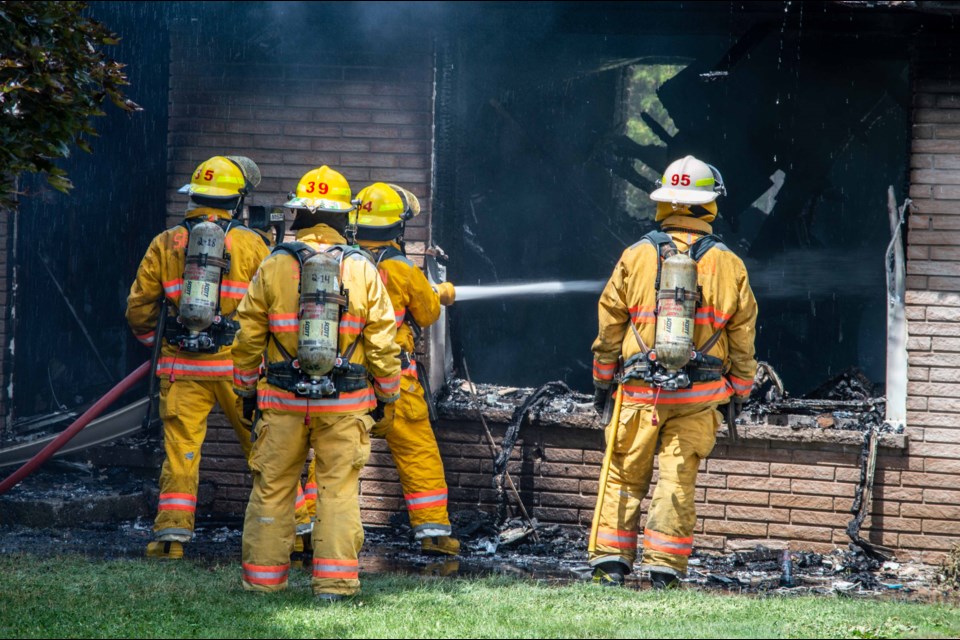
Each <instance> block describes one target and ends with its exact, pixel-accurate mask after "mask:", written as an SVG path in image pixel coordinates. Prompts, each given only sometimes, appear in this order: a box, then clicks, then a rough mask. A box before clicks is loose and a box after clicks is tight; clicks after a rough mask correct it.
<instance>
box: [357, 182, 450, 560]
mask: <svg viewBox="0 0 960 640" xmlns="http://www.w3.org/2000/svg"><path fill="white" fill-rule="evenodd" d="M354 203H355V204H356V205H357V210H356V238H357V242H358V243H359V244H360V246H361V247H363V248H364V249H366V250H367V251H369V252H370V253H371V254H372V255H373V256H374V260H375V261H376V263H377V268H378V269H379V271H380V277H381V278H382V279H383V282H384V284H385V285H386V287H387V291H388V292H389V294H390V300H391V302H393V310H394V312H395V313H396V314H397V344H398V345H400V359H401V367H400V376H401V377H400V400H398V401H397V403H396V404H395V405H392V406H388V407H386V409H385V411H384V417H383V419H382V420H380V421H379V422H378V423H377V425H376V426H375V427H374V429H373V435H375V436H381V437H384V438H386V441H387V446H389V447H390V453H392V454H393V459H394V462H395V463H396V465H397V471H398V472H399V474H400V485H401V487H402V488H403V498H404V501H405V502H406V505H407V512H408V513H409V516H410V526H411V527H412V528H413V532H414V537H415V539H416V540H419V541H420V548H421V550H422V551H423V552H424V553H426V554H429V555H451V556H454V555H457V554H458V553H459V552H460V542H459V541H458V540H457V539H456V538H453V537H451V535H450V533H451V529H450V516H449V514H448V513H447V482H446V479H445V478H444V475H443V461H442V460H441V459H440V451H439V449H438V448H437V439H436V437H434V435H433V429H432V427H431V425H430V417H429V411H428V407H427V400H426V397H425V395H424V389H423V387H422V386H421V384H420V381H419V376H418V374H417V362H416V360H415V358H414V354H413V350H414V341H415V338H416V337H417V336H418V335H419V333H420V330H421V328H423V327H427V326H429V325H431V324H433V323H434V322H436V320H437V318H439V317H440V305H450V304H453V302H454V299H455V297H456V291H455V289H454V287H453V285H452V284H450V283H449V282H443V283H440V284H438V285H437V286H436V287H434V286H432V285H431V284H430V282H428V281H427V278H426V276H424V274H423V272H422V271H421V270H420V269H419V268H418V267H417V266H416V265H415V264H414V263H413V262H412V261H410V260H409V259H408V258H407V257H406V255H405V252H404V244H403V231H404V226H405V223H406V221H408V220H410V219H411V218H413V217H414V216H416V215H417V214H419V213H420V202H419V201H418V200H417V198H416V196H414V195H413V194H412V193H410V192H409V191H407V190H406V189H403V188H402V187H398V186H396V185H388V184H384V183H382V182H378V183H376V184H372V185H370V186H368V187H367V188H365V189H363V190H362V191H361V192H360V193H359V194H358V195H357V199H356V200H355V201H354Z"/></svg>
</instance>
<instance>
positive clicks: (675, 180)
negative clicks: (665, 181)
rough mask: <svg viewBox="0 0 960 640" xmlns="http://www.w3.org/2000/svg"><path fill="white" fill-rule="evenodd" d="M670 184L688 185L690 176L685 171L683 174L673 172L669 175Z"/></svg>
mask: <svg viewBox="0 0 960 640" xmlns="http://www.w3.org/2000/svg"><path fill="white" fill-rule="evenodd" d="M670 184H672V185H673V186H677V185H680V186H681V187H689V186H690V176H689V175H688V174H686V173H684V174H679V173H675V174H673V175H672V176H670Z"/></svg>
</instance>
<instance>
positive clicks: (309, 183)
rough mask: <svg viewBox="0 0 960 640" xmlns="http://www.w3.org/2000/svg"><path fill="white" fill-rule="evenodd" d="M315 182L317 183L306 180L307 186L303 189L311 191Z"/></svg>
mask: <svg viewBox="0 0 960 640" xmlns="http://www.w3.org/2000/svg"><path fill="white" fill-rule="evenodd" d="M316 184H317V183H316V182H308V183H307V188H306V189H304V191H306V192H307V193H313V188H314V187H315V186H316Z"/></svg>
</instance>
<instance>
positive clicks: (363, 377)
mask: <svg viewBox="0 0 960 640" xmlns="http://www.w3.org/2000/svg"><path fill="white" fill-rule="evenodd" d="M267 382H268V383H270V384H272V385H274V386H275V387H280V388H281V389H283V390H284V391H290V392H291V393H294V394H296V395H298V396H302V397H305V398H313V399H318V398H330V399H333V398H336V397H337V396H339V395H340V394H341V393H348V392H350V391H360V390H361V389H366V388H367V368H366V367H364V366H363V365H362V364H354V363H352V362H345V361H344V360H343V359H342V358H337V363H336V364H335V365H334V367H333V369H332V370H331V371H330V373H329V374H327V375H325V376H320V377H319V378H311V377H310V376H308V375H307V374H306V373H304V372H303V371H302V370H301V369H300V366H299V363H298V361H297V360H293V361H292V362H271V363H270V364H268V365H267Z"/></svg>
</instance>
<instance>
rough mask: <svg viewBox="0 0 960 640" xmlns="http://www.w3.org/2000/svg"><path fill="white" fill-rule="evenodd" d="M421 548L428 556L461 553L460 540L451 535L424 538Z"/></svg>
mask: <svg viewBox="0 0 960 640" xmlns="http://www.w3.org/2000/svg"><path fill="white" fill-rule="evenodd" d="M420 550H421V551H422V552H423V553H425V554H426V555H428V556H455V555H459V554H460V541H459V540H457V539H456V538H451V537H450V536H432V537H429V538H423V539H422V540H421V541H420Z"/></svg>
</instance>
